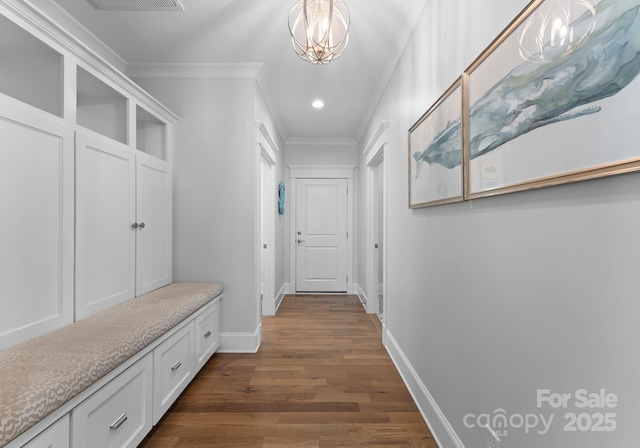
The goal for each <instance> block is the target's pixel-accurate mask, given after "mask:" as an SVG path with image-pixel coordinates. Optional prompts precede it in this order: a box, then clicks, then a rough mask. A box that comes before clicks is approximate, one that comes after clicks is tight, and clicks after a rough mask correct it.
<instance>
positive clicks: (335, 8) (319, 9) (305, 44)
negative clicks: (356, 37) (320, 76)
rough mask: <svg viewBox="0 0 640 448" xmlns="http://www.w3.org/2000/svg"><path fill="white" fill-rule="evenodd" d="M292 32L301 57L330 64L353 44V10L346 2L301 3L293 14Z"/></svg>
mask: <svg viewBox="0 0 640 448" xmlns="http://www.w3.org/2000/svg"><path fill="white" fill-rule="evenodd" d="M289 32H290V33H291V42H292V43H293V49H294V51H295V52H296V54H297V55H298V56H300V57H301V58H302V59H304V60H305V61H308V62H311V63H312V64H328V63H329V62H331V61H333V60H334V59H335V58H337V57H338V56H340V55H341V54H342V52H343V51H344V49H345V48H346V47H347V44H348V43H349V10H348V9H347V6H346V5H345V4H344V2H343V1H342V0H299V1H298V2H297V3H296V4H295V5H293V8H291V12H290V13H289Z"/></svg>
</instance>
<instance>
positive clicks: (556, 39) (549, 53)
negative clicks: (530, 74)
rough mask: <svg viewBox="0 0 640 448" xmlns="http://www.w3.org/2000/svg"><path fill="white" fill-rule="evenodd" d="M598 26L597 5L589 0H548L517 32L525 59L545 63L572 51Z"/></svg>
mask: <svg viewBox="0 0 640 448" xmlns="http://www.w3.org/2000/svg"><path fill="white" fill-rule="evenodd" d="M595 27H596V11H595V8H594V7H593V6H592V5H591V4H590V3H589V2H588V1H586V0H548V1H546V2H544V3H543V4H542V5H541V6H540V7H538V9H536V11H535V12H534V13H533V14H532V15H531V17H529V19H528V20H527V21H526V22H525V23H524V24H523V26H522V27H521V28H520V30H519V32H518V43H519V44H520V50H519V51H520V55H521V56H522V58H523V59H525V60H527V61H530V62H534V63H542V62H547V61H550V60H551V59H553V58H555V57H557V56H560V55H562V54H566V53H569V52H571V51H573V49H574V48H576V47H578V46H579V45H580V44H582V42H584V41H585V39H587V38H588V37H589V35H590V34H591V33H592V32H593V30H594V29H595Z"/></svg>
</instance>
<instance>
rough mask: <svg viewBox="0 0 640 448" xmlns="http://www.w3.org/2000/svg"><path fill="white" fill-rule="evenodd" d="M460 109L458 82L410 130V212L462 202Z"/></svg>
mask: <svg viewBox="0 0 640 448" xmlns="http://www.w3.org/2000/svg"><path fill="white" fill-rule="evenodd" d="M462 106H463V104H462V78H458V79H457V80H456V82H454V83H453V85H452V86H451V87H449V89H448V90H447V91H446V92H445V93H444V94H443V95H442V96H441V97H440V98H439V99H438V100H437V101H436V102H435V104H433V106H431V107H430V108H429V110H427V112H426V113H425V114H424V115H423V116H422V117H420V119H419V120H418V121H417V122H416V124H414V125H413V126H412V127H411V129H409V208H419V207H427V206H430V205H441V204H448V203H451V202H458V201H462V200H463V183H462V144H463V140H462V137H463V135H462V129H461V127H460V121H461V118H462V110H463V107H462ZM425 148H426V149H425Z"/></svg>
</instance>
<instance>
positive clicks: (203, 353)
mask: <svg viewBox="0 0 640 448" xmlns="http://www.w3.org/2000/svg"><path fill="white" fill-rule="evenodd" d="M219 305H220V302H216V303H213V304H211V305H208V306H207V308H205V310H204V311H203V312H202V313H201V314H200V315H199V316H198V317H197V318H196V372H197V371H199V370H200V369H201V368H202V366H204V365H205V363H206V362H207V361H208V360H209V358H211V355H213V354H214V353H215V351H216V350H217V349H218V347H220V313H219Z"/></svg>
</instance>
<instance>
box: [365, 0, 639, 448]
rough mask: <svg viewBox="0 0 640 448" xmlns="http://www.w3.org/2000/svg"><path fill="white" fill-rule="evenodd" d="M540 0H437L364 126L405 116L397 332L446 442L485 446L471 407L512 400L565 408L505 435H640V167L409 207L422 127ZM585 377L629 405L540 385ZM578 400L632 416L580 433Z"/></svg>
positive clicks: (569, 386) (393, 224)
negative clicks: (573, 415) (412, 152)
mask: <svg viewBox="0 0 640 448" xmlns="http://www.w3.org/2000/svg"><path fill="white" fill-rule="evenodd" d="M527 3H528V2H527V1H526V0H517V1H514V0H487V1H483V2H475V1H472V0H431V1H430V3H429V4H428V6H427V8H426V11H425V13H424V15H423V17H422V18H421V20H420V22H419V24H418V27H417V29H416V32H415V34H414V36H413V38H412V40H411V41H410V44H409V46H408V47H407V49H406V51H405V53H404V55H403V57H402V58H401V60H400V62H399V64H398V66H397V67H396V70H395V72H394V74H393V76H392V79H391V80H390V83H389V85H388V86H387V89H386V91H385V93H384V95H383V97H382V99H381V101H380V103H379V105H378V107H377V109H376V111H375V113H374V115H373V117H372V119H371V121H370V124H369V126H368V130H367V131H366V132H365V134H364V136H363V138H362V142H361V147H364V145H365V144H366V142H367V141H369V139H370V138H371V136H372V135H373V133H374V132H375V131H376V129H377V128H378V126H379V125H380V123H381V122H383V121H389V122H390V127H389V145H388V151H387V153H386V154H385V162H386V166H385V168H386V169H387V170H388V175H389V184H388V185H389V190H388V198H389V202H388V218H387V219H388V242H389V244H388V246H387V247H385V250H386V251H387V254H388V297H387V298H386V300H387V301H388V315H387V316H386V317H387V318H386V323H387V325H388V330H389V336H390V337H389V340H388V347H389V350H390V352H391V353H393V354H394V356H395V359H396V361H398V362H399V365H400V367H401V368H402V369H403V372H404V374H405V375H406V376H407V378H408V379H409V380H410V384H411V385H412V388H413V391H414V393H415V394H416V398H417V401H418V402H419V403H421V405H422V407H423V410H424V412H425V414H426V415H427V417H428V419H429V421H430V423H431V426H432V428H433V430H434V433H435V434H436V436H437V437H438V439H439V441H440V443H441V446H442V447H452V446H460V445H456V443H455V442H454V439H455V438H456V435H457V437H459V439H460V441H461V442H462V444H463V445H464V446H466V447H468V448H476V447H482V446H484V445H483V440H484V439H483V431H482V430H481V429H468V428H466V427H465V425H464V417H465V416H466V415H467V414H469V413H472V414H476V415H477V414H483V413H487V414H493V413H494V411H496V410H497V409H504V410H505V412H506V414H507V415H508V416H512V415H514V414H527V413H533V414H542V415H543V416H544V417H545V418H546V419H548V418H549V417H550V416H551V415H554V420H553V422H552V425H551V429H550V431H549V432H548V433H547V434H545V435H540V434H537V432H536V431H532V432H530V433H529V434H526V433H525V431H524V429H522V428H521V429H514V428H510V429H509V430H508V435H507V436H506V437H504V438H503V442H502V447H503V448H508V447H517V448H534V447H536V448H538V447H545V448H552V447H580V448H595V447H603V446H607V447H614V446H615V447H627V446H635V445H637V435H636V434H635V432H636V431H635V422H637V420H638V417H640V387H638V378H639V377H640V357H638V355H637V352H638V348H637V343H638V340H640V326H638V324H637V316H638V315H639V314H640V301H639V300H638V282H637V276H638V253H640V233H639V232H638V225H639V224H640V174H629V175H621V176H616V177H612V178H607V179H599V180H595V181H588V182H581V183H576V184H571V185H567V186H562V187H552V188H547V189H540V190H535V191H532V192H527V193H516V194H511V195H505V196H500V197H495V198H484V199H480V200H475V201H472V202H466V203H460V204H453V205H446V206H439V207H431V208H424V209H419V210H415V211H412V210H409V209H408V207H407V168H408V167H407V163H408V157H407V130H408V129H409V128H410V127H411V125H412V124H413V123H414V122H415V121H416V120H417V119H418V118H419V117H420V115H421V114H422V113H423V112H424V111H425V110H426V109H427V108H428V107H429V106H430V105H431V104H432V103H433V102H434V101H435V100H436V99H437V98H438V96H439V95H440V94H441V93H442V92H443V91H444V90H445V89H446V88H447V87H448V86H449V85H450V84H451V83H452V82H453V81H454V80H455V79H456V78H457V76H459V75H460V73H461V72H462V71H463V70H464V69H465V68H466V66H467V65H468V64H469V63H470V62H472V60H473V59H474V58H475V57H476V56H478V55H479V54H480V53H481V52H482V51H483V49H484V48H485V47H486V45H487V44H489V43H490V42H491V41H492V40H493V39H494V38H495V37H496V36H497V35H498V34H499V32H500V31H501V30H502V29H503V28H504V27H505V26H506V25H507V24H508V23H509V22H510V21H511V20H512V19H513V18H514V17H515V16H516V14H517V13H518V12H519V11H520V9H522V8H523V7H524V6H525V5H526V4H527ZM362 168H363V162H362V157H361V161H360V169H361V170H362ZM362 251H363V248H361V254H360V255H361V256H363V252H362ZM401 353H403V354H404V355H405V356H406V358H405V359H404V360H403V359H402V358H401ZM409 367H411V368H413V369H414V372H413V373H415V376H412V373H411V371H410V370H409ZM420 383H422V384H423V385H424V386H425V387H426V391H428V393H427V392H425V390H421V389H420ZM581 388H583V389H587V390H588V391H589V392H600V390H601V389H605V390H606V392H607V393H614V394H616V395H617V397H618V400H619V404H618V406H617V407H616V408H614V409H591V410H589V409H587V410H586V411H585V410H581V409H577V408H576V407H575V406H574V404H575V399H574V398H572V400H571V401H570V402H569V403H568V404H569V407H568V408H567V409H552V408H550V407H549V406H547V405H544V406H543V407H542V408H537V406H536V405H537V402H536V393H537V392H536V391H537V390H538V389H550V390H551V391H552V392H559V393H571V394H574V393H575V392H576V390H578V389H581ZM429 394H430V396H431V397H432V398H433V403H435V404H436V405H437V406H438V407H439V409H440V411H441V413H442V414H441V417H442V418H438V415H437V413H436V412H435V411H434V408H430V407H429V403H428V399H429V397H428V395H429ZM567 412H587V413H589V414H595V413H599V412H601V413H602V412H613V413H615V414H616V417H615V420H616V423H617V429H616V430H615V431H613V432H586V433H580V432H565V431H564V430H563V429H564V426H565V424H566V423H567V420H566V419H565V413H567ZM516 423H517V419H516ZM446 425H450V428H451V429H452V430H453V431H454V432H455V435H453V436H452V435H450V434H449V433H448V432H447V430H446V429H447V427H446ZM540 428H542V426H540Z"/></svg>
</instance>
